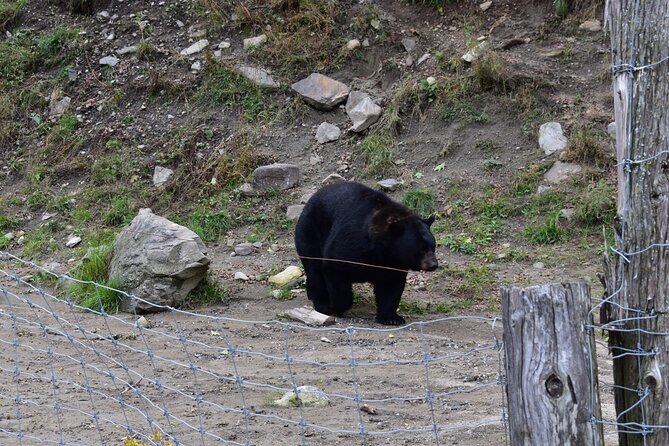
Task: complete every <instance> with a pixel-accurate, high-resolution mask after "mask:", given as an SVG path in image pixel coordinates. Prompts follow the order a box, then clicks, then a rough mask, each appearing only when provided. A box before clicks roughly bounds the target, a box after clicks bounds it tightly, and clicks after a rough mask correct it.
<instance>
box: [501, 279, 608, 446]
mask: <svg viewBox="0 0 669 446" xmlns="http://www.w3.org/2000/svg"><path fill="white" fill-rule="evenodd" d="M501 294H502V314H503V316H504V349H505V352H506V380H507V395H508V403H509V426H510V432H511V444H512V445H513V446H538V445H541V446H570V445H571V446H589V445H597V446H601V445H602V444H603V443H604V440H603V434H602V426H601V424H598V423H595V424H593V423H592V420H593V417H595V418H597V419H599V418H600V417H601V416H600V405H599V386H598V382H597V365H596V362H595V343H594V337H593V331H592V330H591V329H589V328H587V326H590V325H592V323H591V321H590V315H589V311H590V287H589V286H588V285H587V284H583V283H564V284H560V283H554V284H547V285H539V286H533V287H528V288H517V287H503V288H502V289H501Z"/></svg>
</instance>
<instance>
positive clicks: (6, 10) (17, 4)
mask: <svg viewBox="0 0 669 446" xmlns="http://www.w3.org/2000/svg"><path fill="white" fill-rule="evenodd" d="M27 4H28V0H16V1H13V2H12V1H0V31H4V30H6V29H7V25H9V24H10V23H11V22H13V21H14V19H15V18H16V16H18V15H19V12H21V10H22V9H23V8H25V6H26V5H27Z"/></svg>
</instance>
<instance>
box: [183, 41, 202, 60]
mask: <svg viewBox="0 0 669 446" xmlns="http://www.w3.org/2000/svg"><path fill="white" fill-rule="evenodd" d="M207 46H209V41H208V40H207V39H202V40H198V41H197V42H195V43H194V44H192V45H191V46H189V47H188V48H185V49H183V50H181V55H182V56H190V55H191V54H195V53H199V52H200V51H202V50H203V49H205V48H206V47H207Z"/></svg>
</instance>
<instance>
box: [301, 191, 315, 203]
mask: <svg viewBox="0 0 669 446" xmlns="http://www.w3.org/2000/svg"><path fill="white" fill-rule="evenodd" d="M313 196H314V194H312V193H306V194H304V195H302V196H301V197H300V203H302V204H307V201H309V199H310V198H311V197H313Z"/></svg>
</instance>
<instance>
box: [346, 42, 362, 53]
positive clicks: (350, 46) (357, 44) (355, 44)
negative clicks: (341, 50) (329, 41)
mask: <svg viewBox="0 0 669 446" xmlns="http://www.w3.org/2000/svg"><path fill="white" fill-rule="evenodd" d="M359 47H360V41H359V40H358V39H351V40H349V41H348V42H346V49H347V50H349V51H353V50H354V49H356V48H359Z"/></svg>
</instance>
